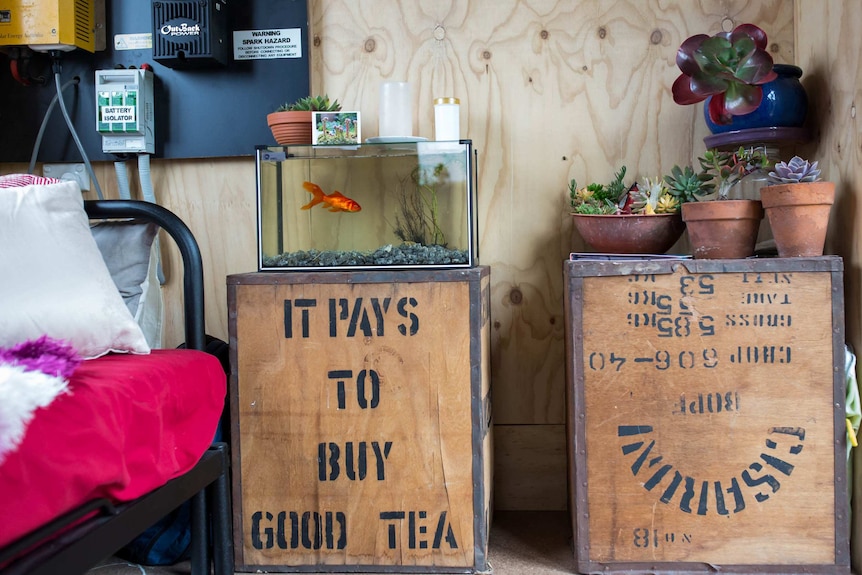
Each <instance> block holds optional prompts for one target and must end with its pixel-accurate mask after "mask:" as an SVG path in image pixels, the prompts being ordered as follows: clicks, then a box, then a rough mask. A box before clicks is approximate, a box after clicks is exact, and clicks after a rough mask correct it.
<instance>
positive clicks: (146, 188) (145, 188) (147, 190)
mask: <svg viewBox="0 0 862 575" xmlns="http://www.w3.org/2000/svg"><path fill="white" fill-rule="evenodd" d="M138 179H139V180H140V182H141V195H142V196H143V197H144V199H145V200H146V201H148V202H151V203H153V204H156V203H158V202H156V194H155V192H154V191H153V178H152V175H151V173H150V155H149V154H138ZM155 241H156V242H158V238H156V240H155ZM156 253H159V252H158V250H157V251H156ZM156 275H157V276H158V278H159V283H160V284H161V285H165V272H164V269H163V268H162V261H161V258H159V260H158V268H157V269H156Z"/></svg>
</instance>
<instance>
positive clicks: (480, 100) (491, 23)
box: [0, 0, 862, 509]
mask: <svg viewBox="0 0 862 575" xmlns="http://www.w3.org/2000/svg"><path fill="white" fill-rule="evenodd" d="M382 4H383V3H382V2H381V0H360V1H354V0H312V1H311V2H310V19H311V58H312V86H313V91H314V92H315V93H317V92H321V93H324V92H325V93H328V94H329V95H330V96H332V97H337V98H338V99H339V101H341V102H342V103H343V104H344V105H345V108H346V109H351V110H360V111H361V112H362V120H363V135H364V136H366V137H369V136H374V135H376V132H377V129H376V128H377V111H378V89H379V84H380V82H383V81H387V80H407V81H410V82H411V83H412V84H413V89H414V109H415V115H416V119H415V125H414V129H415V133H416V135H420V136H426V137H432V136H433V102H432V100H433V98H435V97H438V96H443V95H446V96H449V95H451V96H456V97H458V98H460V100H461V130H462V136H463V137H465V138H470V139H472V140H473V142H474V145H475V147H476V148H477V150H478V151H479V157H478V193H479V210H478V217H479V226H480V234H481V236H480V240H481V242H480V254H479V255H480V261H481V263H483V264H487V265H490V266H491V268H492V273H491V278H492V280H491V281H492V287H491V321H492V340H491V360H492V367H491V378H492V385H493V389H494V391H493V394H494V410H495V422H496V424H497V425H511V426H514V427H512V428H511V429H510V431H511V433H513V434H517V433H519V432H520V431H519V430H522V431H523V433H525V434H529V437H533V436H534V435H536V434H546V440H547V441H548V442H550V443H553V442H560V441H562V436H561V434H560V433H559V432H558V429H559V427H558V426H559V425H562V424H563V423H564V401H563V398H564V373H565V363H564V362H565V357H564V352H563V347H564V346H563V339H564V326H563V323H564V322H563V320H562V315H563V312H562V303H561V302H562V294H563V287H562V268H561V262H562V260H563V258H564V257H565V256H566V254H568V252H570V251H573V250H579V249H582V248H583V244H582V242H581V240H580V239H579V238H578V237H577V234H576V232H574V231H573V229H572V225H571V222H570V221H569V217H568V215H567V211H566V196H565V192H566V185H567V183H568V181H569V179H570V178H576V179H577V181H578V182H589V181H593V180H597V181H606V180H609V179H610V178H611V177H612V175H613V172H614V170H616V169H618V168H619V166H620V165H623V164H624V165H626V166H627V167H628V170H629V173H630V174H632V175H656V174H658V173H660V172H665V171H667V170H669V169H670V167H672V166H673V165H674V164H677V163H679V164H682V163H688V162H691V161H692V160H693V159H694V158H696V156H697V155H699V154H701V153H702V152H703V150H704V146H703V142H702V138H703V136H705V135H706V134H707V132H706V128H705V126H704V122H703V119H702V115H701V114H702V106H701V105H696V106H685V107H683V106H677V105H675V104H674V103H673V100H672V98H671V93H670V86H671V84H672V82H673V80H674V78H675V77H676V75H677V69H676V66H675V64H674V56H675V52H676V48H677V47H678V45H679V43H680V42H681V41H682V40H683V39H685V38H686V37H688V36H689V35H690V34H693V33H712V32H715V31H718V30H719V29H720V28H721V27H722V26H727V25H732V24H733V23H739V22H754V23H756V24H758V25H760V26H762V27H763V28H764V30H766V31H767V33H768V35H769V39H770V46H769V50H770V52H771V53H772V54H773V56H774V57H775V60H776V61H777V62H784V63H795V64H797V65H800V66H801V67H802V68H803V70H804V75H803V78H802V82H803V84H804V85H805V86H806V88H807V89H808V92H809V98H810V100H811V108H812V117H811V122H810V123H811V125H812V128H813V129H814V132H815V136H816V138H815V141H814V142H813V143H812V144H811V146H809V147H808V148H807V149H806V150H804V151H806V152H807V153H810V154H812V155H813V156H814V157H815V158H816V159H819V160H820V161H821V165H822V167H823V168H824V176H825V177H827V178H828V179H831V180H833V181H835V182H836V184H837V194H838V196H837V203H836V208H835V209H834V210H833V224H832V227H831V230H830V236H829V242H828V246H827V251H828V252H829V253H837V254H839V255H842V256H844V257H845V258H846V259H847V261H848V266H847V268H848V270H847V276H846V282H847V302H848V310H847V321H848V339H849V340H850V341H851V343H853V344H854V345H855V347H856V349H859V348H860V347H862V320H860V306H859V304H858V301H859V300H860V296H862V275H860V274H862V272H860V260H862V234H860V232H859V229H860V228H859V225H858V221H859V220H860V205H859V202H858V200H857V199H856V197H857V194H858V190H860V189H862V144H860V142H862V139H860V122H859V120H858V119H857V116H856V114H857V107H858V106H859V103H860V102H862V94H860V86H862V35H860V34H859V32H858V23H859V22H860V21H862V6H860V3H859V2H858V1H857V0H793V1H789V0H785V1H782V0H679V1H676V2H669V1H664V0H627V1H624V0H618V1H611V0H532V1H528V0H521V1H514V0H506V1H498V0H468V1H461V2H455V1H454V0H448V1H437V0H433V1H432V0H421V1H416V0H411V1H408V0H389V1H387V2H385V9H381V6H382ZM268 112H269V110H245V109H243V108H242V107H241V106H238V107H237V109H236V113H235V118H232V119H231V120H233V119H236V120H239V121H247V122H265V121H266V120H265V115H266V113H268ZM219 121H228V119H224V120H219ZM202 137H205V136H202ZM261 143H262V144H266V143H270V142H261ZM252 153H253V151H252V150H249V156H248V157H241V158H225V159H214V160H170V161H166V160H158V159H156V160H154V161H153V167H152V173H153V178H154V184H155V192H156V196H157V198H158V199H159V201H160V202H161V203H163V204H164V205H165V206H167V207H168V208H170V209H173V210H175V211H176V212H177V213H178V214H179V215H180V216H181V217H182V218H183V219H184V220H185V221H186V222H187V223H188V224H189V226H190V227H191V229H192V231H193V232H194V233H195V235H196V236H197V238H198V240H199V242H200V243H201V246H202V248H203V253H204V267H205V271H206V286H207V291H206V297H207V331H208V332H209V333H211V334H213V335H215V336H218V337H221V338H226V337H227V312H226V288H225V276H226V275H228V274H231V273H239V272H248V271H255V270H256V262H257V255H256V250H257V245H256V239H255V238H256V216H255V176H254V161H253V159H252V157H251V154H252ZM22 170H26V165H23V166H22V165H20V164H17V165H16V164H3V165H0V171H2V172H3V173H13V172H20V171H22ZM96 173H97V175H98V177H99V180H100V182H101V183H102V187H103V188H105V189H106V193H108V194H115V193H116V192H115V190H116V184H115V183H114V182H115V178H114V174H113V167H112V166H111V165H110V164H97V165H96ZM135 178H136V171H135V170H134V169H132V179H133V180H134V179H135ZM133 185H134V184H133ZM137 189H138V188H137V186H136V185H135V192H136V193H137ZM86 197H88V198H93V197H95V196H94V194H93V193H92V192H89V193H87V194H86ZM165 257H166V260H167V261H168V266H167V271H168V275H169V277H170V279H169V282H168V285H167V286H166V288H167V289H166V297H167V298H168V308H167V329H168V331H167V334H166V341H167V343H168V344H170V345H174V344H178V343H180V342H181V340H182V336H181V335H180V332H181V330H180V323H179V319H178V318H179V317H180V311H179V310H180V308H179V303H178V300H177V295H178V294H179V287H178V284H177V282H176V281H175V280H174V276H175V275H176V261H175V260H176V256H175V255H174V252H173V251H172V248H169V247H166V248H165ZM531 444H532V440H528V439H527V436H525V438H524V440H523V441H516V442H514V443H513V444H512V446H513V448H514V446H516V445H521V446H525V448H526V446H528V445H531ZM559 446H560V447H559V449H551V450H548V451H547V453H548V457H556V455H553V454H555V453H556V454H558V453H560V451H561V450H562V449H563V448H564V446H563V445H562V444H561V443H559ZM505 453H508V452H507V451H500V450H499V449H498V450H497V454H498V458H499V457H503V456H504V454H505ZM524 456H526V455H524ZM512 457H515V458H516V460H517V459H519V458H521V457H522V455H515V454H513V455H512ZM513 461H514V460H513ZM547 464H548V467H549V469H558V471H556V472H554V473H557V474H559V475H557V479H556V481H554V482H553V484H555V485H556V486H557V487H556V489H558V490H559V492H558V494H557V495H556V496H554V498H553V499H554V500H556V501H564V500H565V494H564V491H563V490H564V487H565V476H564V474H563V473H562V470H561V469H559V468H558V467H557V466H556V465H555V464H554V463H553V462H550V461H549V462H547ZM500 468H501V469H507V470H508V471H507V472H508V473H521V474H523V475H524V477H523V478H522V479H521V480H519V481H518V482H519V483H521V484H524V485H535V484H536V482H537V481H539V479H538V478H537V477H535V473H536V471H534V470H533V469H529V468H518V467H517V466H515V465H507V464H506V463H505V462H504V461H500ZM548 472H549V473H551V471H548ZM545 481H546V480H545V479H544V478H543V479H541V481H540V482H541V483H545ZM506 493H509V490H508V489H505V490H501V491H500V497H499V498H498V499H497V500H496V506H497V507H498V508H500V509H510V508H532V506H533V503H532V502H535V504H536V505H537V506H542V507H543V506H544V505H545V503H544V500H545V499H546V495H545V494H541V495H540V494H539V492H538V491H533V493H536V498H535V499H533V498H532V497H531V495H530V493H531V492H530V491H525V492H523V493H518V494H515V495H513V497H511V498H510V497H508V496H506Z"/></svg>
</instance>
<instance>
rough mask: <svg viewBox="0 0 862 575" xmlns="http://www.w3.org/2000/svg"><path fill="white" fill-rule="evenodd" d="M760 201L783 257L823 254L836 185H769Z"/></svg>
mask: <svg viewBox="0 0 862 575" xmlns="http://www.w3.org/2000/svg"><path fill="white" fill-rule="evenodd" d="M760 199H761V201H762V202H763V208H764V209H765V210H766V217H767V218H768V219H769V226H770V227H771V228H772V235H773V237H774V238H775V245H776V247H777V248H778V255H779V256H780V257H783V258H793V257H815V256H821V255H823V246H824V245H825V243H826V229H827V227H828V225H829V212H830V210H831V209H832V204H833V202H834V201H835V184H834V182H802V183H796V184H776V185H772V186H766V187H764V188H761V189H760Z"/></svg>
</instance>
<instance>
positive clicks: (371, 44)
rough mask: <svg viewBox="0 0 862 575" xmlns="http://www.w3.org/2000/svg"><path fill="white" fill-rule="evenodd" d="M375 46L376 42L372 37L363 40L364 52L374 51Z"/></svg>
mask: <svg viewBox="0 0 862 575" xmlns="http://www.w3.org/2000/svg"><path fill="white" fill-rule="evenodd" d="M376 48H377V42H376V41H375V40H374V38H369V39H368V40H366V41H365V51H366V52H369V53H371V52H374V50H375V49H376Z"/></svg>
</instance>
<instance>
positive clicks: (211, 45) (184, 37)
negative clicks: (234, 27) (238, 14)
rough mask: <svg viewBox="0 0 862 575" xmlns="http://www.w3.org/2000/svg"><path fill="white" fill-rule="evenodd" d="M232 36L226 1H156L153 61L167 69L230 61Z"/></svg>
mask: <svg viewBox="0 0 862 575" xmlns="http://www.w3.org/2000/svg"><path fill="white" fill-rule="evenodd" d="M229 52H230V36H229V34H228V29H227V2H226V1H225V0H158V1H154V2H153V60H155V61H156V62H158V63H159V64H162V65H164V66H167V67H168V68H201V67H211V66H214V65H215V66H217V65H224V64H227V61H228V55H229Z"/></svg>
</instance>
